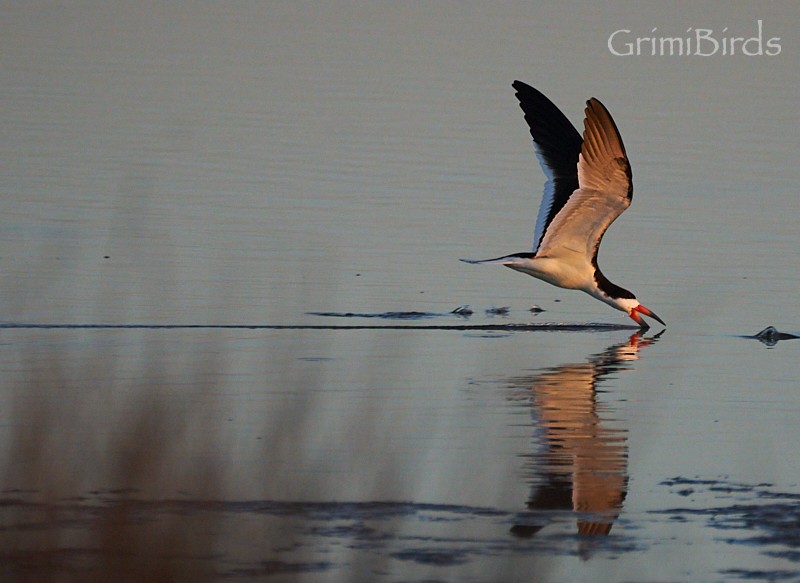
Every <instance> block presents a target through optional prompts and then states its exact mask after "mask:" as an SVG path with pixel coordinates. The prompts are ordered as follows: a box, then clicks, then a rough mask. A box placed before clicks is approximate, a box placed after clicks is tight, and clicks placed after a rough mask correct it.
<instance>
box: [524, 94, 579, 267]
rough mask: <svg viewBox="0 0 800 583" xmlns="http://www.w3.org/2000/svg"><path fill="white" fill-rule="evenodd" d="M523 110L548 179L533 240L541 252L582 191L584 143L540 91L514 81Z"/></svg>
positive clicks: (536, 248)
mask: <svg viewBox="0 0 800 583" xmlns="http://www.w3.org/2000/svg"><path fill="white" fill-rule="evenodd" d="M512 87H513V88H514V89H515V90H516V92H517V93H516V95H517V99H519V106H520V108H522V111H523V112H524V113H525V121H526V122H528V127H529V128H530V130H531V136H532V137H533V144H534V149H535V151H536V157H537V158H538V159H539V163H540V164H541V166H542V170H543V171H544V173H545V175H546V176H547V182H546V183H545V187H544V196H543V197H542V202H541V205H540V206H539V214H538V216H537V219H536V228H535V231H534V237H533V252H534V253H536V251H537V250H538V249H539V245H540V244H541V242H542V239H543V238H544V234H545V232H546V231H547V227H548V226H549V225H550V223H551V222H552V220H553V218H554V217H555V216H556V215H557V214H558V212H559V211H560V210H561V209H562V208H563V207H564V205H565V204H566V203H567V200H569V197H570V196H571V195H572V193H573V192H575V190H577V189H578V156H579V154H580V153H581V146H582V145H583V139H582V138H581V135H580V134H579V133H578V130H576V129H575V126H573V125H572V123H571V122H570V121H569V120H568V119H567V118H566V116H565V115H564V114H563V113H562V112H561V110H560V109H558V107H556V106H555V104H553V102H552V101H550V100H549V99H548V98H547V97H545V96H544V95H542V93H540V92H539V91H537V90H536V89H534V88H533V87H531V86H530V85H527V84H525V83H523V82H522V81H514V83H513V84H512Z"/></svg>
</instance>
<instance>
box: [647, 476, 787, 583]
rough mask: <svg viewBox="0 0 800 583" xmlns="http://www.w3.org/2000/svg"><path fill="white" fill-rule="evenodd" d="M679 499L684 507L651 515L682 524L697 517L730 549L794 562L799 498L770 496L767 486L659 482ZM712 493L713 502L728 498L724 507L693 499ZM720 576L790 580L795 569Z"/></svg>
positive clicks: (733, 571)
mask: <svg viewBox="0 0 800 583" xmlns="http://www.w3.org/2000/svg"><path fill="white" fill-rule="evenodd" d="M661 485H662V486H667V487H669V488H670V489H672V490H673V493H674V494H678V495H679V496H681V497H683V498H685V499H686V500H687V501H688V504H687V505H685V506H680V507H674V508H668V509H664V510H655V511H651V513H652V514H656V515H666V516H668V517H669V519H670V520H674V521H677V522H688V521H690V520H692V519H696V518H700V519H703V520H705V521H706V523H707V525H708V526H709V527H711V528H713V529H716V530H717V531H720V532H721V533H726V534H724V535H723V538H722V540H723V541H724V542H726V543H728V544H731V545H746V546H752V547H763V550H762V552H763V554H764V555H766V556H769V557H774V558H779V559H783V560H786V561H791V562H794V563H800V494H798V493H796V492H776V491H774V490H773V489H772V488H773V485H772V484H769V483H759V484H742V483H735V482H727V481H724V480H713V479H712V480H709V479H699V478H682V477H678V478H672V479H670V480H666V481H664V482H662V483H661ZM709 494H710V495H712V496H714V498H715V499H716V500H720V499H728V500H731V503H730V504H727V505H720V504H717V505H708V504H707V503H701V502H698V507H693V506H692V502H693V501H694V499H695V498H699V497H703V498H704V495H709ZM721 573H722V574H723V575H727V576H730V577H736V578H740V579H758V580H769V581H778V580H785V579H792V580H794V579H795V578H796V577H797V571H787V570H763V569H758V570H755V569H754V570H749V569H731V570H726V571H721Z"/></svg>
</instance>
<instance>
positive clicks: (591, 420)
mask: <svg viewBox="0 0 800 583" xmlns="http://www.w3.org/2000/svg"><path fill="white" fill-rule="evenodd" d="M648 343H649V342H645V341H641V340H640V337H639V335H638V334H634V335H633V336H631V338H630V339H629V341H628V342H626V343H624V344H617V345H614V346H611V347H609V348H608V349H607V350H605V351H604V352H602V353H600V354H598V355H595V356H593V357H590V358H589V359H588V361H587V362H584V363H579V364H569V365H564V366H559V367H556V368H552V369H548V370H545V371H544V372H542V373H540V374H537V375H535V376H533V377H527V378H525V379H518V380H516V381H515V382H514V384H515V385H527V386H528V387H530V390H531V391H532V407H533V410H534V416H535V418H536V422H537V425H538V426H539V429H541V430H542V431H543V435H541V437H540V441H541V442H542V443H543V445H544V446H545V448H544V451H543V452H540V453H537V454H535V455H534V456H533V458H534V462H535V468H534V472H535V474H536V479H535V481H534V489H533V492H532V494H531V497H530V499H529V501H528V508H530V509H532V510H552V509H571V510H574V511H576V512H580V513H586V514H585V515H584V516H581V517H579V520H578V533H579V534H608V533H609V532H610V531H611V526H612V525H613V522H614V520H615V519H616V517H617V516H618V515H619V512H620V510H621V509H622V502H623V500H624V499H625V494H626V491H627V483H628V467H627V457H628V447H627V437H626V434H627V432H626V431H625V430H624V429H621V428H615V427H611V426H608V424H607V421H609V420H608V419H607V418H605V416H604V413H605V407H603V405H602V404H599V405H598V403H597V399H596V393H597V386H598V384H599V383H601V382H602V380H603V379H604V378H605V377H606V376H608V375H610V374H612V373H614V372H615V371H619V370H621V369H624V368H625V362H626V361H631V360H636V359H637V358H638V356H637V354H638V349H639V348H640V347H642V346H645V345H647V344H648ZM518 532H524V531H521V530H518Z"/></svg>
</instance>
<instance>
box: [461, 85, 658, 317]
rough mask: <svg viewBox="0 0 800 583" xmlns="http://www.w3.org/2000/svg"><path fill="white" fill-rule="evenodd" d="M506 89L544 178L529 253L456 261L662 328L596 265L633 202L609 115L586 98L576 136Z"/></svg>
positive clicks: (560, 117) (549, 108)
mask: <svg viewBox="0 0 800 583" xmlns="http://www.w3.org/2000/svg"><path fill="white" fill-rule="evenodd" d="M512 87H513V88H514V89H515V90H516V96H517V99H518V100H519V106H520V108H521V109H522V111H523V113H524V114H525V121H526V122H527V123H528V127H529V128H530V133H531V136H532V137H533V146H534V152H535V154H536V157H537V159H538V160H539V164H540V165H541V167H542V170H543V171H544V174H545V176H546V178H547V180H546V182H545V186H544V196H543V197H542V202H541V204H540V206H539V214H538V217H537V219H536V226H535V229H534V236H533V251H532V252H527V251H526V252H522V253H513V254H511V255H504V256H502V257H497V258H494V259H461V261H464V262H466V263H476V264H477V263H490V264H491V263H494V264H500V265H505V266H506V267H509V268H511V269H513V270H515V271H519V272H521V273H526V274H528V275H531V276H533V277H535V278H537V279H541V280H543V281H546V282H547V283H550V284H552V285H555V286H557V287H561V288H565V289H574V290H580V291H583V292H586V293H587V294H589V295H590V296H592V297H593V298H596V299H598V300H600V301H601V302H604V303H606V304H608V305H609V306H611V307H612V308H616V309H617V310H620V311H623V312H625V313H626V314H628V316H630V318H631V319H633V321H634V322H636V323H637V324H638V325H639V327H640V328H641V329H647V328H649V327H650V325H649V324H648V323H647V322H646V321H645V320H644V318H642V316H648V317H650V318H653V319H654V320H656V321H657V322H659V323H661V325H663V326H666V324H665V323H664V321H663V320H662V319H661V318H659V317H658V316H657V315H656V313H655V312H653V311H652V310H650V309H648V308H646V307H645V306H643V305H642V304H641V303H639V301H638V300H637V299H636V296H635V295H634V294H633V293H632V292H630V291H628V290H627V289H625V288H623V287H620V286H618V285H616V284H614V283H611V281H609V280H608V278H607V277H606V276H605V275H603V272H602V271H600V267H599V266H598V264H597V254H598V249H599V247H600V242H601V240H602V239H603V235H604V234H605V232H606V230H607V229H608V227H609V226H610V225H611V223H613V222H614V220H615V219H616V218H617V217H619V215H621V214H622V213H623V211H625V209H627V208H628V207H629V206H630V204H631V200H632V198H633V175H632V173H631V165H630V162H629V161H628V156H627V154H626V152H625V146H624V145H623V143H622V137H621V136H620V134H619V130H618V129H617V125H616V124H615V123H614V120H613V118H612V117H611V114H610V113H609V112H608V110H607V109H606V107H605V106H604V105H603V104H602V103H601V102H600V101H599V100H598V99H595V98H594V97H592V98H591V99H589V100H588V101H587V102H586V109H585V119H584V122H583V123H584V131H583V137H581V135H580V134H579V133H578V130H576V129H575V126H573V125H572V123H571V122H570V121H569V120H568V119H567V118H566V116H565V115H564V114H563V113H562V112H561V110H560V109H558V107H556V105H555V104H554V103H553V102H552V101H550V100H549V99H548V98H547V97H545V96H544V94H542V93H541V92H540V91H538V90H537V89H534V88H533V87H531V86H530V85H528V84H526V83H523V82H522V81H514V83H513V84H512Z"/></svg>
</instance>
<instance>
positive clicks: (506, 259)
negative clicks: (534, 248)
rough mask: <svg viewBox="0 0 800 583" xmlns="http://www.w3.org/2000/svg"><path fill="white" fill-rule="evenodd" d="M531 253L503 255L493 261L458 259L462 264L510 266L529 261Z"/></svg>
mask: <svg viewBox="0 0 800 583" xmlns="http://www.w3.org/2000/svg"><path fill="white" fill-rule="evenodd" d="M531 255H532V253H515V254H514V255H503V256H502V257H495V258H494V259H459V261H463V262H464V263H497V264H500V265H512V264H514V263H519V262H520V260H521V259H530V257H531Z"/></svg>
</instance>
